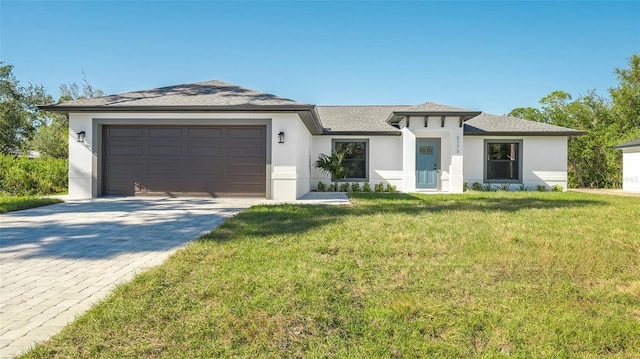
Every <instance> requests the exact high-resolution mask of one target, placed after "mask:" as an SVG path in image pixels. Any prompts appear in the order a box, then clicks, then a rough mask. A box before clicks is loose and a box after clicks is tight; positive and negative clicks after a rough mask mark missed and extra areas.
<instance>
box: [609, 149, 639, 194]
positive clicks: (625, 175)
mask: <svg viewBox="0 0 640 359" xmlns="http://www.w3.org/2000/svg"><path fill="white" fill-rule="evenodd" d="M614 148H618V149H621V150H622V190H623V191H625V192H640V138H636V139H635V140H633V141H629V142H625V143H623V144H621V145H618V146H615V147H614Z"/></svg>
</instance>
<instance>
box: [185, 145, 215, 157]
mask: <svg viewBox="0 0 640 359" xmlns="http://www.w3.org/2000/svg"><path fill="white" fill-rule="evenodd" d="M187 153H188V155H189V157H201V156H202V157H214V158H221V157H222V155H223V149H222V147H219V146H213V145H208V146H207V145H199V146H198V145H195V146H190V147H189V149H188V150H187Z"/></svg>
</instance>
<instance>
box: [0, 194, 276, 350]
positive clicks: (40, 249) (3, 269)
mask: <svg viewBox="0 0 640 359" xmlns="http://www.w3.org/2000/svg"><path fill="white" fill-rule="evenodd" d="M263 202H265V200H263V199H212V198H144V199H140V198H101V199H96V200H90V201H77V202H68V203H64V204H57V205H51V206H46V207H40V208H35V209H30V210H26V211H18V212H13V213H9V214H3V215H0V357H11V356H13V355H17V354H19V353H20V352H22V351H24V350H26V349H28V348H29V347H30V346H31V345H32V344H34V343H36V342H38V341H42V340H45V339H48V338H49V337H50V336H51V335H53V334H55V333H57V332H58V331H59V330H60V329H62V327H63V326H64V325H65V324H67V323H68V322H70V321H71V320H73V319H74V318H75V317H76V316H77V315H79V314H82V313H83V312H84V311H86V310H87V309H89V308H90V307H91V305H93V304H95V303H96V302H97V301H98V300H100V299H102V298H103V297H104V296H105V295H106V294H107V293H109V291H110V290H112V289H113V288H114V286H115V285H116V284H117V283H120V282H123V281H126V280H129V279H131V278H132V277H133V276H134V275H135V274H136V273H139V272H141V271H143V270H144V269H146V268H149V267H151V266H154V265H157V264H160V263H161V262H162V261H164V260H165V259H166V258H167V257H168V256H169V255H170V254H172V253H173V252H175V251H176V250H177V249H178V248H180V247H182V246H183V245H184V244H186V243H187V242H189V241H190V240H192V239H194V238H196V237H198V236H199V235H201V234H204V233H206V232H208V231H210V230H211V229H212V228H214V227H216V226H217V225H219V224H220V223H222V222H223V221H224V220H225V219H226V218H228V217H230V216H233V215H235V214H236V213H238V212H240V211H242V210H244V209H246V208H248V207H250V206H252V205H255V204H260V203H263Z"/></svg>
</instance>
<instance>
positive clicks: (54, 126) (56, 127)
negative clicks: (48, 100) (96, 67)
mask: <svg viewBox="0 0 640 359" xmlns="http://www.w3.org/2000/svg"><path fill="white" fill-rule="evenodd" d="M102 95H103V92H102V90H100V89H97V88H95V87H93V86H92V85H91V84H90V83H89V81H88V80H87V76H86V74H85V72H84V70H83V71H82V90H80V86H79V85H78V84H77V83H76V82H70V83H68V84H62V85H60V98H59V99H58V102H64V101H72V100H78V99H82V98H88V97H96V96H102ZM68 139H69V120H68V119H67V117H66V116H64V115H60V114H55V113H51V112H45V121H43V123H42V124H41V125H40V126H39V127H38V129H37V131H36V133H35V134H34V136H33V138H32V140H31V141H29V143H28V147H29V149H32V150H37V151H39V152H40V153H42V154H43V155H46V156H50V157H56V158H66V157H67V156H68V153H69V149H68V145H67V143H68Z"/></svg>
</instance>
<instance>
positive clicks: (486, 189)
mask: <svg viewBox="0 0 640 359" xmlns="http://www.w3.org/2000/svg"><path fill="white" fill-rule="evenodd" d="M482 190H483V191H484V192H495V191H497V190H498V187H494V186H492V185H491V183H485V184H484V186H482Z"/></svg>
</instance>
